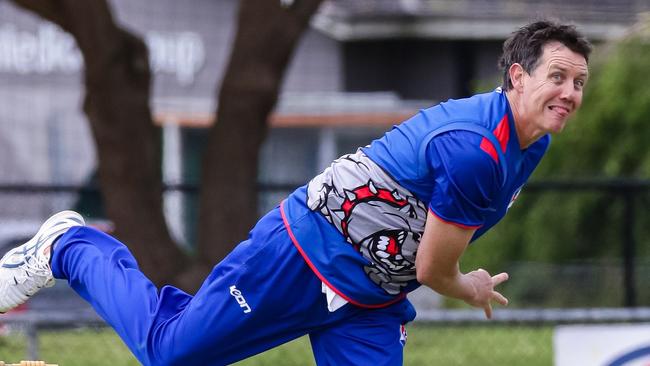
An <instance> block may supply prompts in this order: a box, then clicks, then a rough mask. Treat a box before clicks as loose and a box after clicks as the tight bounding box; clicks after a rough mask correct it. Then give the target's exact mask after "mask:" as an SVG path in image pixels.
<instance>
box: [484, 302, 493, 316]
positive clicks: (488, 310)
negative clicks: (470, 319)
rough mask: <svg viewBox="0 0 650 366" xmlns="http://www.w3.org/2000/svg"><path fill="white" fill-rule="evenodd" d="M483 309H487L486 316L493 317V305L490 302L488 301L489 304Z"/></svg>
mask: <svg viewBox="0 0 650 366" xmlns="http://www.w3.org/2000/svg"><path fill="white" fill-rule="evenodd" d="M483 310H485V316H486V317H487V318H488V319H492V305H490V304H489V303H488V304H487V305H486V306H485V307H484V308H483Z"/></svg>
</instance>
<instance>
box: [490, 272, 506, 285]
mask: <svg viewBox="0 0 650 366" xmlns="http://www.w3.org/2000/svg"><path fill="white" fill-rule="evenodd" d="M507 280H508V274H507V273H505V272H502V273H499V274H498V275H494V276H492V284H493V285H494V286H496V285H498V284H500V283H503V282H505V281H507Z"/></svg>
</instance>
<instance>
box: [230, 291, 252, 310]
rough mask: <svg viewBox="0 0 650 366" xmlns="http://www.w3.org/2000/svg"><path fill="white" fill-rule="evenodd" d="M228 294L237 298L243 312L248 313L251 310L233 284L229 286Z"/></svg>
mask: <svg viewBox="0 0 650 366" xmlns="http://www.w3.org/2000/svg"><path fill="white" fill-rule="evenodd" d="M230 295H232V297H234V298H235V300H237V303H238V304H239V307H240V308H242V309H244V314H247V313H250V312H251V311H252V309H251V307H250V306H249V305H248V303H247V302H246V299H245V298H244V295H242V293H241V291H239V290H238V289H237V287H235V285H232V286H230Z"/></svg>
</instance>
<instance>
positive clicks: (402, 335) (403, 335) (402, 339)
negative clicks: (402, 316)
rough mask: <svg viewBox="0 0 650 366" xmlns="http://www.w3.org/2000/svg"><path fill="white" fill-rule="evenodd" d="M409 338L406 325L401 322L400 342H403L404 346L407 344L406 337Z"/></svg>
mask: <svg viewBox="0 0 650 366" xmlns="http://www.w3.org/2000/svg"><path fill="white" fill-rule="evenodd" d="M407 338H408V334H406V327H405V326H404V324H401V325H400V326H399V343H401V344H402V347H404V346H406V339H407Z"/></svg>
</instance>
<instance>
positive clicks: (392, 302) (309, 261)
mask: <svg viewBox="0 0 650 366" xmlns="http://www.w3.org/2000/svg"><path fill="white" fill-rule="evenodd" d="M285 201H286V200H285ZM285 201H282V203H281V204H280V214H281V215H282V221H283V222H284V227H285V228H286V229H287V233H289V237H290V238H291V241H292V242H293V245H295V246H296V248H297V249H298V251H299V252H300V255H302V257H303V258H304V259H305V262H307V265H308V266H309V268H311V270H312V271H313V272H314V274H315V275H316V277H318V279H320V280H321V281H322V282H323V283H325V285H327V287H329V288H330V289H331V290H332V291H334V292H335V293H336V294H337V295H339V296H341V297H342V298H343V299H345V301H347V302H349V303H350V304H352V305H356V306H359V307H362V308H368V309H378V308H383V307H386V306H388V305H392V304H394V303H396V302H398V301H400V300H402V299H404V298H405V297H406V294H405V293H400V294H399V295H398V296H397V297H396V298H394V299H393V300H391V301H388V302H385V303H383V304H373V305H368V304H362V303H360V302H358V301H354V300H352V299H351V298H350V297H348V296H346V295H345V294H344V293H342V292H341V291H339V290H338V289H337V288H336V287H334V286H332V284H331V283H330V282H329V281H328V280H327V279H326V278H325V277H324V276H323V275H322V274H321V273H320V272H319V271H318V269H317V268H316V266H315V265H314V263H312V261H311V260H309V257H308V256H307V253H305V251H304V250H303V249H302V247H301V246H300V243H298V240H297V239H296V237H295V236H294V235H293V231H292V230H291V226H290V225H289V221H288V220H287V217H286V215H285V214H284V203H285Z"/></svg>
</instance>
